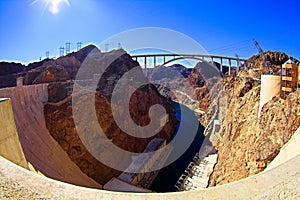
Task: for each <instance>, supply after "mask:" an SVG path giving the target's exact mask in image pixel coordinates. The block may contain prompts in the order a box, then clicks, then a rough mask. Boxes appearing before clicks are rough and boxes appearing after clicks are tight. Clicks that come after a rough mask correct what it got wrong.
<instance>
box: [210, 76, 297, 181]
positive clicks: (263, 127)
mask: <svg viewBox="0 0 300 200" xmlns="http://www.w3.org/2000/svg"><path fill="white" fill-rule="evenodd" d="M260 73H262V72H260ZM248 75H249V74H248ZM220 88H223V90H220ZM214 90H216V91H220V92H219V94H218V97H217V98H213V101H212V102H211V105H210V107H209V109H208V110H207V114H206V120H204V123H205V124H209V122H210V120H211V119H218V120H219V122H220V123H221V124H222V126H221V129H220V132H219V133H218V134H213V135H210V138H211V140H212V143H213V144H214V145H215V146H216V148H217V150H218V161H217V164H216V165H215V168H214V171H213V173H212V175H211V177H210V183H209V185H210V186H215V185H222V184H225V183H229V182H233V181H236V180H240V179H243V178H246V177H249V176H251V175H254V174H257V173H259V172H261V171H262V170H264V169H265V167H266V166H267V165H268V164H269V163H270V162H271V161H272V160H273V158H274V157H275V156H276V155H277V154H278V152H279V150H280V148H281V147H282V146H283V145H284V144H285V143H286V142H287V141H288V140H289V139H290V137H291V136H292V134H293V133H294V132H295V130H296V129H297V128H298V127H299V125H300V97H299V95H298V94H296V93H292V94H290V95H289V97H288V99H287V101H286V104H282V103H280V99H279V97H274V98H273V99H272V100H271V101H270V102H268V103H267V104H265V106H264V107H263V109H262V112H261V117H260V118H258V107H259V98H260V84H259V83H258V82H257V81H255V80H252V79H248V78H240V77H233V76H231V77H227V78H225V79H224V80H223V85H222V84H220V85H217V86H216V87H215V88H214ZM208 129H209V128H208ZM210 129H211V128H210ZM207 133H209V130H207Z"/></svg>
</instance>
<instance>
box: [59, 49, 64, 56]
mask: <svg viewBox="0 0 300 200" xmlns="http://www.w3.org/2000/svg"><path fill="white" fill-rule="evenodd" d="M64 54H65V48H64V47H59V56H64Z"/></svg>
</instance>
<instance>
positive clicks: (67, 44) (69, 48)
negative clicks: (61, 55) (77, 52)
mask: <svg viewBox="0 0 300 200" xmlns="http://www.w3.org/2000/svg"><path fill="white" fill-rule="evenodd" d="M70 52H71V43H70V42H66V55H67V54H69V53H70Z"/></svg>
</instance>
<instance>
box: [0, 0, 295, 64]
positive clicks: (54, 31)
mask: <svg viewBox="0 0 300 200" xmlns="http://www.w3.org/2000/svg"><path fill="white" fill-rule="evenodd" d="M33 1H34V0H0V27H1V28H0V60H1V61H3V60H5V61H20V62H23V63H28V62H30V61H34V60H39V58H40V57H42V58H43V57H45V52H46V51H49V52H50V56H51V57H54V56H55V57H57V56H58V54H59V47H60V46H65V43H66V42H67V41H69V42H71V49H72V50H75V49H76V43H77V42H78V41H81V42H82V43H83V46H84V45H87V44H89V43H94V44H99V43H101V42H102V41H103V40H105V39H107V38H108V37H110V36H112V35H114V34H117V33H119V32H122V31H126V30H129V29H133V28H141V27H163V28H168V29H173V30H176V31H179V32H181V33H183V34H186V35H188V36H190V37H192V38H193V39H195V40H196V41H197V42H199V43H200V44H201V45H202V46H203V47H204V48H205V49H206V50H207V51H208V53H211V54H216V55H226V56H232V57H234V56H235V53H237V54H238V55H239V56H240V57H243V58H247V57H250V56H252V55H253V54H256V53H257V50H256V49H255V48H254V45H253V41H252V40H253V38H255V39H256V40H257V41H258V42H259V43H260V46H261V47H262V49H263V50H265V51H266V50H272V51H281V52H285V53H287V54H289V55H291V56H294V57H296V58H298V59H300V27H299V23H300V15H299V13H298V12H299V6H300V2H299V1H296V0H285V1H276V0H275V1H274V0H273V1H263V0H260V1H259V0H254V1H232V0H227V1H200V0H198V1H188V0H187V1H171V0H170V1H169V0H165V1H163V0H161V1H150V0H139V1H138V0H122V1H121V0H110V1H108V0H105V1H104V0H68V1H67V0H61V1H62V2H61V3H60V4H59V5H58V6H57V7H56V8H57V10H56V11H55V12H56V13H51V11H52V12H53V9H54V8H53V5H54V4H51V3H48V4H46V2H47V0H37V1H36V2H35V3H33ZM56 1H57V0H56ZM54 2H55V0H54ZM54 6H55V5H54ZM115 46H116V47H117V44H116V45H115ZM113 47H114V46H113V44H111V45H110V48H113ZM195 53H196V52H195Z"/></svg>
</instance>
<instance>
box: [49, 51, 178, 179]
mask: <svg viewBox="0 0 300 200" xmlns="http://www.w3.org/2000/svg"><path fill="white" fill-rule="evenodd" d="M115 54H120V55H121V56H120V57H118V59H116V60H114V61H113V62H112V63H111V64H110V65H109V67H108V68H107V69H106V70H105V72H104V73H103V76H102V77H101V78H100V80H99V82H98V87H97V91H95V92H94V95H95V110H96V115H97V121H93V122H89V123H85V122H80V123H79V124H76V127H75V123H74V118H73V113H72V112H73V110H72V109H74V107H73V106H72V97H73V98H74V97H76V98H77V99H79V100H78V101H77V102H76V103H82V102H84V101H86V100H87V99H86V98H87V96H86V95H83V94H78V93H76V94H75V93H73V94H72V91H70V90H72V85H73V82H72V81H69V82H65V83H52V84H50V85H49V100H51V101H52V102H48V103H46V105H45V107H44V113H45V117H46V125H47V128H48V130H49V132H50V133H51V135H52V136H53V137H54V138H55V139H56V140H57V141H58V143H59V144H60V145H61V147H62V148H63V149H64V150H65V151H66V152H67V153H68V155H69V156H70V158H71V159H72V160H73V161H74V162H75V163H76V164H77V165H78V166H79V167H80V168H81V170H82V171H83V172H84V173H86V174H87V175H88V176H90V177H91V178H93V179H94V180H96V181H97V182H99V183H100V184H105V183H106V182H107V181H108V180H110V179H111V178H112V177H116V176H118V175H119V174H120V173H121V172H119V171H117V170H115V169H112V168H110V167H108V166H106V165H104V164H103V163H101V162H100V161H98V160H97V159H96V158H95V157H93V155H91V153H90V152H89V151H88V150H87V149H86V147H85V146H84V145H83V143H82V141H81V139H80V138H79V136H78V133H77V130H78V129H86V130H89V131H91V130H93V129H94V128H95V127H94V126H90V124H95V123H98V124H100V126H101V128H102V129H103V131H104V132H105V134H106V136H107V137H108V139H109V140H110V141H111V142H112V143H113V144H114V145H116V146H118V147H120V148H122V149H124V150H127V151H130V152H142V151H143V150H144V149H145V147H146V146H147V144H148V142H149V141H150V140H151V139H153V138H155V137H160V138H164V139H166V140H169V139H170V138H171V137H172V134H173V132H174V130H175V126H176V123H177V122H176V118H175V116H174V114H175V112H174V109H173V108H172V107H171V105H170V104H169V103H168V102H167V100H166V99H165V98H164V97H163V96H161V95H160V94H159V93H158V92H157V90H156V88H155V87H154V86H153V85H151V84H147V85H143V86H142V87H140V88H138V89H137V90H135V89H134V88H128V93H130V92H133V95H132V96H131V97H130V101H129V105H130V107H129V110H130V116H131V118H132V120H133V121H134V122H135V123H136V124H139V125H141V126H145V125H147V124H149V122H150V118H149V115H148V113H149V108H150V107H151V106H152V105H154V104H160V105H162V106H164V108H165V109H166V112H167V113H168V114H169V122H167V123H166V125H165V126H164V127H163V129H162V130H161V131H160V132H159V133H157V134H156V135H154V136H152V137H150V138H145V139H142V138H137V137H133V136H130V135H129V134H127V133H126V132H124V131H123V130H121V129H120V128H119V126H118V125H117V124H116V122H115V120H114V116H113V114H112V107H113V108H116V109H117V110H118V112H119V113H123V112H124V111H125V110H124V109H125V108H124V106H122V105H123V104H125V103H126V102H124V100H123V97H122V98H120V99H119V101H117V102H116V101H114V102H113V101H112V100H111V97H112V96H111V95H112V92H113V90H114V89H115V87H116V84H117V82H118V81H119V79H120V77H122V76H123V75H124V74H125V73H126V72H128V71H129V70H130V69H133V68H135V67H137V66H138V63H137V62H135V61H133V60H132V59H131V57H130V56H129V55H128V54H126V53H125V52H123V51H122V50H118V51H113V52H110V53H103V54H101V53H100V54H99V56H100V59H98V60H97V59H96V60H95V62H96V63H94V64H97V65H95V66H96V67H100V68H101V67H102V64H103V63H105V61H103V60H106V59H109V58H110V57H112V56H114V55H115ZM138 73H139V76H143V73H142V71H141V70H140V71H139V72H138ZM86 78H87V80H88V82H89V81H91V79H90V78H91V77H86ZM129 81H130V80H129ZM88 84H89V83H88ZM96 85H97V84H96ZM71 94H72V95H71ZM70 95H71V96H70ZM76 103H75V106H76ZM89 114H90V113H89V112H88V111H86V112H84V113H82V118H84V117H85V116H86V115H89ZM124 121H126V120H124ZM91 133H92V134H94V133H93V132H91ZM100 143H101V141H99V144H100ZM99 148H104V149H105V147H103V146H99ZM110 154H111V152H104V153H103V156H110V158H111V159H114V157H113V156H114V155H110ZM123 161H124V162H125V163H127V164H128V165H129V164H130V162H131V159H128V158H124V160H123Z"/></svg>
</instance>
